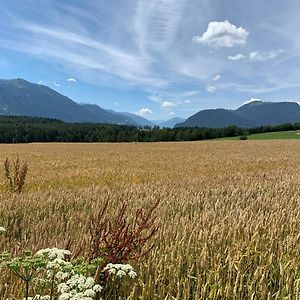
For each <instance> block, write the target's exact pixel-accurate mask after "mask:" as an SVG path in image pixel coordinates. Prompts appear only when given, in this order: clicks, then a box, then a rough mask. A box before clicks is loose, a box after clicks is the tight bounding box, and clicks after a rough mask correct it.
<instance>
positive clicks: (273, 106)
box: [234, 101, 300, 125]
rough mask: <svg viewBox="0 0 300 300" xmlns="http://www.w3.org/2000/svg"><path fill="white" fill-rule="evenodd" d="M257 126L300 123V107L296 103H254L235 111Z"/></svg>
mask: <svg viewBox="0 0 300 300" xmlns="http://www.w3.org/2000/svg"><path fill="white" fill-rule="evenodd" d="M234 112H235V114H237V115H238V116H240V117H242V118H246V119H248V120H252V121H253V122H254V123H255V124H256V125H276V124H284V123H296V122H300V105H299V104H298V103H294V102H262V101H254V102H250V103H248V104H245V105H243V106H242V107H240V108H238V109H237V110H235V111H234Z"/></svg>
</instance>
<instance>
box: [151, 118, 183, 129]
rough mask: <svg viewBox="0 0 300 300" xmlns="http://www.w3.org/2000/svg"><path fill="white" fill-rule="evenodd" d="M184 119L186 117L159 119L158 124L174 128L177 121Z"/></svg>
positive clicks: (180, 121)
mask: <svg viewBox="0 0 300 300" xmlns="http://www.w3.org/2000/svg"><path fill="white" fill-rule="evenodd" d="M184 121H185V119H182V118H172V119H169V120H166V121H158V122H157V123H156V125H157V126H159V127H161V128H164V127H165V128H173V127H174V126H175V125H176V124H177V123H182V122H184Z"/></svg>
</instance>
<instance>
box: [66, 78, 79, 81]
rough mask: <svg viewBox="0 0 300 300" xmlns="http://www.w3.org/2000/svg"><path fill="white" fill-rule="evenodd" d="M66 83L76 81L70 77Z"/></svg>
mask: <svg viewBox="0 0 300 300" xmlns="http://www.w3.org/2000/svg"><path fill="white" fill-rule="evenodd" d="M67 81H69V82H76V81H77V80H76V79H75V78H72V77H71V78H68V79H67Z"/></svg>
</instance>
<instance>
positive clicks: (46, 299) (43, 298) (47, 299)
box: [23, 295, 50, 300]
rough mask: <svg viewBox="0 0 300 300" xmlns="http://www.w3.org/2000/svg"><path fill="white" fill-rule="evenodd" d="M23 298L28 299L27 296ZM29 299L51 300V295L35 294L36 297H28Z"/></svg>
mask: <svg viewBox="0 0 300 300" xmlns="http://www.w3.org/2000/svg"><path fill="white" fill-rule="evenodd" d="M23 300H26V298H24V299H23ZM28 300H50V296H41V295H35V296H34V297H28Z"/></svg>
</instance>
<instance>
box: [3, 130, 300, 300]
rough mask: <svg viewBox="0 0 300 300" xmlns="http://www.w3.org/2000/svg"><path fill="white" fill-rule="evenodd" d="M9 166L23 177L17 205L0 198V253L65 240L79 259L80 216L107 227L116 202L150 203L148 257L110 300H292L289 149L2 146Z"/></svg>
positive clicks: (293, 150)
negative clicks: (20, 166) (23, 167)
mask: <svg viewBox="0 0 300 300" xmlns="http://www.w3.org/2000/svg"><path fill="white" fill-rule="evenodd" d="M281 134H282V135H285V136H293V134H294V133H292V132H290V133H287V132H282V133H276V135H275V136H280V135H281ZM295 134H296V133H295ZM267 135H269V136H270V135H272V133H270V134H265V136H267ZM273 135H274V134H273ZM297 136H298V135H297ZM250 138H251V137H250ZM17 155H19V156H20V157H21V158H22V159H24V160H26V161H27V162H28V165H29V177H28V181H27V183H26V185H25V189H24V192H23V193H22V194H20V195H16V194H14V195H12V194H11V193H9V192H8V191H6V189H5V186H4V184H2V185H1V186H0V190H1V192H0V196H1V201H0V215H1V226H4V227H6V228H7V234H6V236H5V237H3V238H1V239H0V251H4V250H7V249H13V252H14V251H15V253H18V251H20V249H30V250H33V251H36V250H38V249H41V248H43V247H44V248H45V247H54V246H57V247H62V248H63V247H65V245H66V241H67V240H70V241H72V242H71V243H70V250H71V251H72V252H73V253H79V254H80V255H85V253H86V252H87V250H88V247H89V236H88V231H89V225H90V219H89V216H90V215H91V214H92V213H95V212H97V211H98V210H99V208H101V207H102V206H103V205H104V203H105V202H106V201H107V200H108V203H109V206H108V211H107V215H108V216H109V218H114V216H115V214H116V208H117V207H120V205H121V202H122V201H125V202H126V203H127V204H128V205H129V207H130V212H132V211H134V209H136V208H139V207H149V205H151V204H152V203H154V202H155V201H156V200H157V199H159V200H160V204H159V209H158V219H157V224H158V225H159V230H158V232H157V234H156V235H155V236H154V238H153V242H154V247H153V249H152V251H150V252H149V253H148V255H147V256H145V257H142V258H141V259H140V260H138V261H133V262H131V263H132V265H133V266H134V268H135V270H136V271H137V273H138V278H137V279H134V280H132V282H131V284H130V286H128V287H127V288H123V289H120V291H119V293H120V294H119V298H111V299H131V300H138V299H144V300H146V299H147V300H148V299H149V300H150V299H151V300H153V299H157V300H158V299H169V300H171V299H178V300H182V299H183V300H190V299H241V300H242V299H298V298H297V297H298V295H299V291H300V263H299V262H300V201H299V199H300V188H299V183H300V168H299V166H300V143H299V142H298V141H292V140H290V141H252V142H251V143H249V142H243V141H241V142H233V141H204V142H181V143H137V144H134V143H131V144H125V143H123V144H108V143H107V144H63V143H61V144H23V145H20V144H16V145H1V146H0V157H1V159H2V160H4V159H5V157H9V158H12V159H13V158H15V157H16V156H17ZM2 183H3V181H2ZM21 245H22V247H21ZM0 277H1V278H0V282H1V284H0V295H1V297H2V296H3V295H5V299H6V298H8V299H12V298H11V297H12V296H11V295H14V296H15V297H18V298H14V299H21V298H22V295H21V294H20V284H19V283H18V282H16V281H15V279H14V277H12V276H11V275H9V274H7V273H5V272H2V273H1V274H0ZM3 297H4V296H3ZM1 299H4V298H1Z"/></svg>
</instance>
